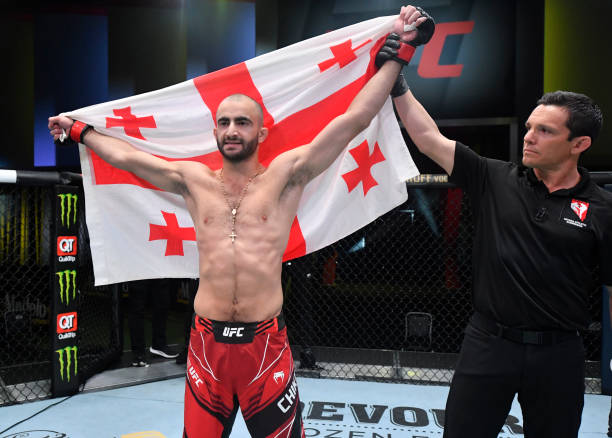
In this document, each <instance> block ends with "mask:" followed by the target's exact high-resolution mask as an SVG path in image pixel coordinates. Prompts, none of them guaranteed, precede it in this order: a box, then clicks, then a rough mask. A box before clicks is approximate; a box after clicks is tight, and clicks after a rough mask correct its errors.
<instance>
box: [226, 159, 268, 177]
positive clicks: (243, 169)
mask: <svg viewBox="0 0 612 438" xmlns="http://www.w3.org/2000/svg"><path fill="white" fill-rule="evenodd" d="M254 158H255V159H249V160H244V161H240V162H239V163H235V162H232V161H228V160H223V167H222V168H221V169H220V171H222V172H223V177H224V178H225V179H243V178H251V177H253V176H254V175H257V174H260V173H262V172H263V171H264V170H265V168H264V166H263V165H262V164H261V163H260V162H259V161H258V160H257V158H256V157H254Z"/></svg>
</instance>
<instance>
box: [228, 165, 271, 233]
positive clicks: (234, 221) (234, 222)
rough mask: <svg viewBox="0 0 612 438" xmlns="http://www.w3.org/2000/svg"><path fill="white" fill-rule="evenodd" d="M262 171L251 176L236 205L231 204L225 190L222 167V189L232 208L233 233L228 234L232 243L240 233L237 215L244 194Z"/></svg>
mask: <svg viewBox="0 0 612 438" xmlns="http://www.w3.org/2000/svg"><path fill="white" fill-rule="evenodd" d="M260 173H261V170H259V171H257V173H256V174H255V175H253V176H252V177H250V178H249V180H248V181H247V183H246V184H245V185H244V187H243V188H242V191H241V193H240V198H239V199H238V202H237V203H236V205H234V206H232V204H230V200H229V195H228V194H227V191H226V190H225V182H224V181H223V168H221V172H219V180H220V181H221V191H222V192H223V197H224V198H225V202H226V203H227V206H228V207H229V208H230V212H231V214H232V233H231V234H230V235H229V236H228V237H229V238H230V239H232V243H234V242H235V241H236V237H238V235H237V234H236V215H237V214H238V209H239V208H240V204H241V203H242V200H243V199H244V195H246V192H247V189H248V188H249V184H251V181H253V180H254V179H255V177H256V176H257V175H259V174H260Z"/></svg>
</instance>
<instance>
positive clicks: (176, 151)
mask: <svg viewBox="0 0 612 438" xmlns="http://www.w3.org/2000/svg"><path fill="white" fill-rule="evenodd" d="M394 19H395V17H379V18H375V19H372V20H368V21H364V22H361V23H357V24H354V25H351V26H348V27H345V28H342V29H338V30H334V31H332V32H328V33H325V34H323V35H320V36H317V37H314V38H310V39H308V40H305V41H302V42H299V43H297V44H294V45H291V46H287V47H284V48H282V49H279V50H276V51H274V52H270V53H267V54H264V55H261V56H258V57H256V58H254V59H251V60H248V61H245V62H243V63H240V64H236V65H233V66H230V67H227V68H225V69H222V70H219V71H216V72H212V73H209V74H207V75H204V76H200V77H197V78H194V79H193V80H189V81H186V82H183V83H180V84H177V85H173V86H171V87H168V88H164V89H161V90H156V91H152V92H149V93H145V94H141V95H137V96H132V97H128V98H125V99H121V100H117V101H112V102H105V103H101V104H98V105H94V106H90V107H87V108H82V109H79V110H76V111H73V112H71V113H69V114H68V115H70V116H71V117H73V118H76V119H78V120H81V121H83V122H84V123H87V124H90V125H92V126H94V128H95V129H96V130H97V131H99V132H101V133H104V134H107V135H111V136H114V137H117V138H120V139H123V140H125V141H127V142H129V143H130V144H132V145H134V147H136V148H138V149H141V150H144V151H146V152H149V153H151V154H154V155H156V156H158V157H161V158H163V159H165V160H168V161H176V160H189V161H197V162H200V163H203V164H205V165H207V166H208V167H210V168H211V169H213V170H217V169H219V168H220V167H221V163H222V159H221V155H220V153H219V152H218V150H217V144H216V141H215V138H214V134H213V128H214V125H215V124H214V116H215V112H216V109H217V107H218V105H219V103H220V102H221V100H222V99H223V98H224V97H226V96H228V95H230V94H233V93H243V94H247V95H249V96H251V97H253V98H254V99H255V100H257V101H258V102H259V103H260V104H261V105H262V109H263V112H264V124H265V125H266V127H268V129H269V135H268V137H267V138H266V140H265V141H264V142H263V143H262V144H261V145H260V149H259V159H260V161H261V162H262V164H264V165H266V166H267V165H269V163H270V162H271V161H272V160H273V159H274V158H275V157H276V156H278V155H279V154H280V153H282V152H285V151H287V150H291V149H293V148H296V147H299V146H301V145H304V144H308V143H310V142H311V141H312V140H313V139H314V138H315V136H316V135H317V134H318V133H319V132H320V131H321V130H322V129H323V128H324V127H325V126H327V124H328V123H329V122H330V121H331V120H333V119H334V118H335V117H336V116H338V115H340V114H342V113H344V112H345V111H346V109H347V108H348V106H349V104H350V103H351V101H352V99H353V98H354V96H355V95H356V94H357V93H358V92H359V90H360V89H361V88H362V87H363V86H364V85H365V83H366V82H367V80H368V79H369V78H370V77H371V76H372V75H373V74H374V71H375V68H374V67H373V58H374V56H375V54H376V51H377V47H378V44H381V43H382V41H383V39H384V37H385V35H386V34H387V33H388V32H389V31H390V30H391V28H392V24H393V21H394ZM80 156H81V168H82V170H83V186H84V191H85V194H86V197H87V212H86V214H87V226H88V230H89V233H90V237H91V244H90V246H91V253H92V260H93V265H94V274H95V283H96V285H102V284H109V283H116V282H122V281H128V280H138V279H144V278H161V277H190V278H193V277H197V275H198V265H197V250H196V242H195V237H196V236H195V229H194V226H193V223H192V220H191V218H190V216H189V214H188V212H187V209H186V206H185V203H184V201H183V200H182V198H180V197H178V196H176V197H174V196H172V195H169V194H168V193H166V192H164V191H162V190H160V189H159V188H157V187H154V186H153V185H151V184H150V183H148V182H147V181H145V180H143V179H141V178H139V177H137V176H136V175H134V174H132V173H130V172H127V171H124V170H121V169H116V168H114V167H112V166H110V165H109V164H107V163H105V162H104V161H103V160H102V159H101V158H100V157H98V156H97V155H96V154H95V153H93V152H92V151H91V150H89V149H87V148H85V147H84V146H83V145H81V147H80ZM417 174H418V170H417V169H416V166H415V165H414V163H413V161H412V158H411V157H410V154H409V152H408V149H407V148H406V145H405V143H404V140H403V137H402V134H401V132H400V129H399V126H398V123H397V119H396V117H395V115H394V113H393V106H392V104H391V101H390V99H389V100H388V101H387V102H386V104H385V105H384V106H383V108H382V109H381V111H380V112H379V114H378V115H377V116H376V117H375V118H374V120H373V121H372V123H371V124H370V126H368V127H367V128H366V129H365V130H364V131H362V132H361V133H360V134H358V135H357V136H356V137H355V138H354V139H353V140H352V141H351V142H350V143H349V144H348V145H347V147H346V149H345V150H344V152H343V153H342V154H341V155H340V156H339V157H338V159H337V160H336V161H335V162H334V163H333V164H332V165H331V166H330V168H329V169H328V170H327V171H326V172H324V173H322V174H321V175H319V176H318V177H317V178H315V179H314V180H313V181H311V182H310V183H309V184H308V185H307V186H306V188H305V190H304V193H303V196H302V199H301V202H300V205H299V208H298V211H297V215H296V217H295V219H294V221H293V224H292V227H291V231H290V236H289V241H288V244H287V248H286V250H285V254H284V260H288V259H292V258H295V257H300V256H302V255H304V254H307V253H310V252H313V251H316V250H318V249H320V248H323V247H325V246H327V245H329V244H331V243H333V242H335V241H337V240H338V239H341V238H343V237H345V236H347V235H348V234H350V233H352V232H354V231H356V230H358V229H359V228H361V227H363V226H365V225H366V224H368V223H370V222H371V221H373V220H375V219H376V218H377V217H379V216H381V215H382V214H384V213H386V212H388V211H389V210H391V209H392V208H394V207H395V206H397V205H400V204H401V203H403V202H404V201H405V200H406V199H407V191H406V186H405V180H406V179H407V178H410V177H413V176H415V175H417ZM145 199H146V202H145ZM137 207H138V208H137ZM124 247H127V248H129V249H128V250H127V251H121V250H119V248H124Z"/></svg>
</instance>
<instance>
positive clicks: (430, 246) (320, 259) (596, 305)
mask: <svg viewBox="0 0 612 438" xmlns="http://www.w3.org/2000/svg"><path fill="white" fill-rule="evenodd" d="M422 178H423V179H424V180H426V179H427V178H428V177H427V176H422ZM429 179H433V180H439V181H441V182H436V181H429V182H427V183H426V184H422V183H410V184H408V187H409V190H408V192H409V198H408V201H407V202H406V203H404V204H403V205H401V206H399V207H397V208H396V209H394V210H393V211H391V212H389V213H387V214H386V215H384V216H382V217H380V218H378V219H377V220H376V221H374V222H373V223H371V224H369V225H368V226H366V227H365V228H363V229H361V230H359V231H357V232H355V233H354V234H352V235H350V236H348V237H346V238H345V239H343V240H341V241H339V242H337V243H336V244H334V245H332V246H330V247H327V248H324V249H322V250H320V251H317V252H316V253H313V254H310V255H307V256H305V257H302V258H300V259H297V260H294V261H291V262H287V263H285V264H284V265H283V275H284V279H283V282H284V288H285V295H286V296H285V313H286V317H287V320H288V330H289V337H290V341H291V343H292V345H293V348H294V351H295V357H296V359H299V361H300V368H299V370H298V372H299V373H300V374H301V375H306V376H313V377H315V376H316V377H334V378H353V379H368V380H385V381H397V382H413V383H421V384H449V383H450V381H451V378H452V374H453V368H454V365H455V362H456V360H457V355H458V352H459V349H460V347H461V342H462V339H463V330H464V328H465V326H466V325H467V323H468V319H469V317H470V316H471V314H472V310H473V309H472V295H471V287H472V284H471V269H472V265H471V262H472V260H471V252H472V235H473V222H472V214H471V210H470V206H469V200H468V199H467V198H466V197H465V196H464V195H463V192H462V191H461V190H460V189H457V188H455V187H454V186H452V185H451V184H449V183H447V182H444V181H445V179H446V178H445V176H435V177H434V178H431V176H429ZM594 284H598V283H597V279H594ZM590 306H591V315H592V321H593V323H592V324H591V326H590V327H589V330H588V331H587V332H586V333H585V334H584V340H585V347H586V350H587V379H586V386H587V392H593V393H600V392H601V380H600V368H599V365H600V363H599V361H600V355H601V347H600V345H601V324H600V322H599V321H601V287H600V286H598V287H595V286H594V287H593V290H592V293H591V294H590Z"/></svg>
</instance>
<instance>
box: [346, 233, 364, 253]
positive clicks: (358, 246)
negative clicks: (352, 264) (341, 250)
mask: <svg viewBox="0 0 612 438" xmlns="http://www.w3.org/2000/svg"><path fill="white" fill-rule="evenodd" d="M362 249H365V237H362V238H361V239H360V240H359V242H357V243H356V244H354V245H353V246H352V247H351V249H349V250H348V253H349V254H351V253H353V252H357V251H361V250H362Z"/></svg>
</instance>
